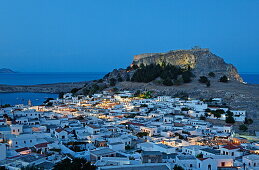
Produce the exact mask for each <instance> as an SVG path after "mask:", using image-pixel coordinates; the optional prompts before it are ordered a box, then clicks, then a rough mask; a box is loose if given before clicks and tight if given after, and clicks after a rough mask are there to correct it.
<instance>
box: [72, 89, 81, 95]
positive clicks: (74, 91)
mask: <svg viewBox="0 0 259 170" xmlns="http://www.w3.org/2000/svg"><path fill="white" fill-rule="evenodd" d="M78 90H80V89H79V88H73V89H72V90H71V93H73V94H75V93H76V92H78Z"/></svg>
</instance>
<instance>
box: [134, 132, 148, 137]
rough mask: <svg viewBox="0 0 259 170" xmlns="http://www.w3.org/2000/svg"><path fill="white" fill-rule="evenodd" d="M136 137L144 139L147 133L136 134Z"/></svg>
mask: <svg viewBox="0 0 259 170" xmlns="http://www.w3.org/2000/svg"><path fill="white" fill-rule="evenodd" d="M136 136H138V137H140V138H142V137H144V136H148V133H147V132H138V133H137V134H136Z"/></svg>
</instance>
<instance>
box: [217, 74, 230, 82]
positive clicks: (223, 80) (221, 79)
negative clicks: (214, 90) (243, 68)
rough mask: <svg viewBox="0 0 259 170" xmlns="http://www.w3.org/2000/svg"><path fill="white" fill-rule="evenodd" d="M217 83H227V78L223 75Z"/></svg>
mask: <svg viewBox="0 0 259 170" xmlns="http://www.w3.org/2000/svg"><path fill="white" fill-rule="evenodd" d="M219 81H220V82H223V83H227V82H228V77H227V76H225V75H224V76H222V77H220V79H219Z"/></svg>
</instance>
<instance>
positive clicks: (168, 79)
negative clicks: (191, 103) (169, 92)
mask: <svg viewBox="0 0 259 170" xmlns="http://www.w3.org/2000/svg"><path fill="white" fill-rule="evenodd" d="M163 85H165V86H172V85H173V82H172V80H171V79H170V78H166V79H164V80H163Z"/></svg>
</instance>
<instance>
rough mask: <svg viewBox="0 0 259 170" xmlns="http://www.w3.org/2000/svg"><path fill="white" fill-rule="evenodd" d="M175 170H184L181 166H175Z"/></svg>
mask: <svg viewBox="0 0 259 170" xmlns="http://www.w3.org/2000/svg"><path fill="white" fill-rule="evenodd" d="M174 170H184V169H183V168H182V167H181V166H179V165H175V166H174Z"/></svg>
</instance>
